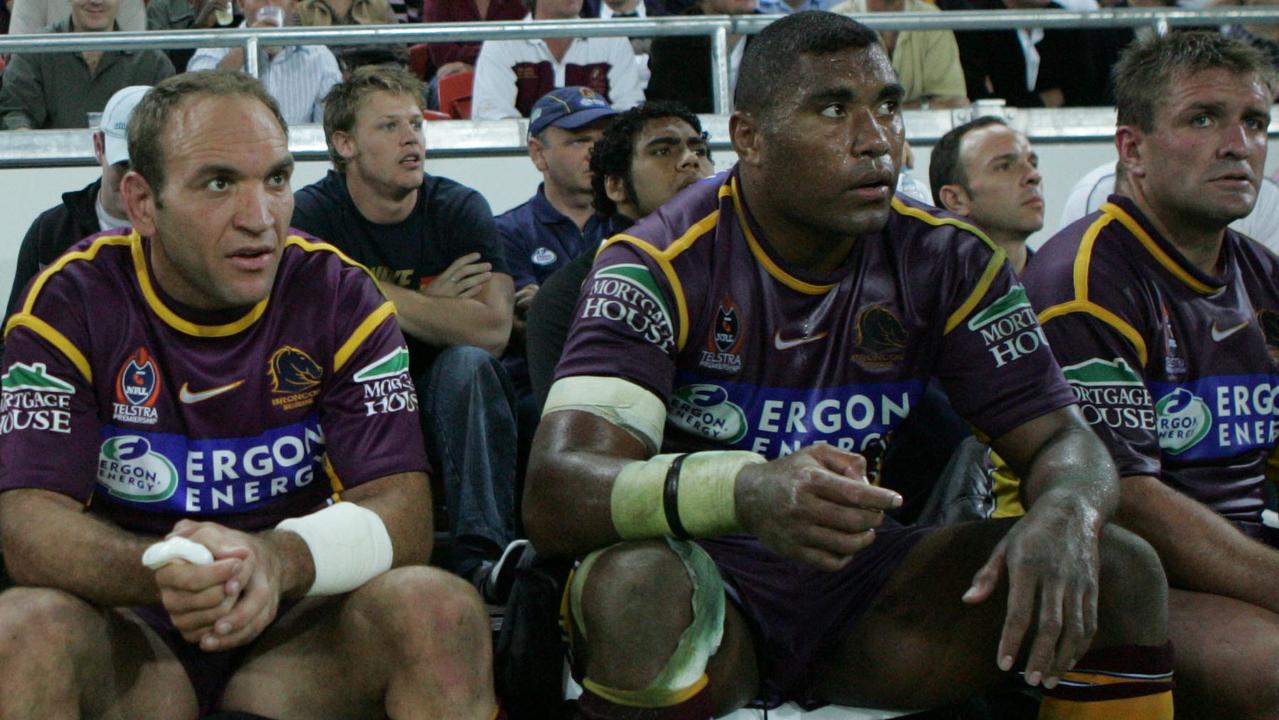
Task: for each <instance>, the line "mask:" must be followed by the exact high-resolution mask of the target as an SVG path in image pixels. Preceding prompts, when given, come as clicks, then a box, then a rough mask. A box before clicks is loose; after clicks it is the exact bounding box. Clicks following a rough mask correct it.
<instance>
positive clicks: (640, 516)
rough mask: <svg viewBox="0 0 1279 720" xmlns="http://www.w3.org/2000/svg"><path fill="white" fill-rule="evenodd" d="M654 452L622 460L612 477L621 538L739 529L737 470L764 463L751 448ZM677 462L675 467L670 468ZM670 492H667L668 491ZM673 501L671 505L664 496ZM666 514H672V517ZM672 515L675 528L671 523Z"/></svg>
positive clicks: (615, 516)
mask: <svg viewBox="0 0 1279 720" xmlns="http://www.w3.org/2000/svg"><path fill="white" fill-rule="evenodd" d="M680 458H681V456H680V455H672V454H666V455H656V456H654V457H652V458H650V459H648V460H643V461H636V462H632V463H628V464H626V465H625V466H624V467H623V468H622V470H621V472H619V473H618V474H617V478H616V479H614V481H613V491H612V495H611V496H610V498H609V500H610V509H611V511H612V515H613V527H614V529H616V530H617V534H618V535H619V536H620V537H622V538H623V539H625V540H639V539H643V538H654V537H662V536H674V537H682V538H685V539H687V538H689V537H714V536H716V535H724V534H726V533H731V532H736V531H737V530H739V529H740V526H739V525H738V522H737V501H736V488H737V474H738V473H739V472H741V470H742V468H744V467H746V466H747V465H754V464H756V463H762V462H764V458H763V457H762V456H760V455H757V454H756V453H752V452H746V451H743V450H713V451H705V452H697V453H692V454H689V455H685V456H683V458H682V460H680ZM677 461H679V462H680V466H679V467H678V468H676V469H675V470H674V474H673V475H672V465H674V464H675V463H676V462H677ZM672 491H673V492H675V496H674V497H673V498H672V497H670V495H669V493H670V492H672ZM670 500H673V501H674V507H671V505H670V503H669V502H668V501H670ZM672 514H673V515H674V517H673V518H672ZM672 519H674V520H675V521H677V524H678V527H672V522H671V521H672Z"/></svg>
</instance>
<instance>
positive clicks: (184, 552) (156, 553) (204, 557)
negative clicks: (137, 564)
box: [142, 536, 213, 570]
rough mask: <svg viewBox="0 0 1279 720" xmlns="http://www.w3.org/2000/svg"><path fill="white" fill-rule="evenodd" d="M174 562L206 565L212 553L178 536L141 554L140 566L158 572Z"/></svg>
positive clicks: (156, 544) (211, 558)
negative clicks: (180, 561)
mask: <svg viewBox="0 0 1279 720" xmlns="http://www.w3.org/2000/svg"><path fill="white" fill-rule="evenodd" d="M176 560H182V561H185V562H189V563H191V564H192V565H208V564H209V563H211V562H213V553H211V552H209V549H208V548H207V547H205V546H203V545H201V544H200V543H198V542H196V541H194V540H191V539H189V538H184V537H180V536H174V537H171V538H169V539H168V540H161V541H160V542H158V543H155V544H154V545H152V546H150V547H148V548H147V549H146V552H144V553H142V564H143V565H146V566H147V567H149V568H151V569H152V570H159V569H160V568H162V567H164V566H165V565H168V564H169V563H171V562H174V561H176Z"/></svg>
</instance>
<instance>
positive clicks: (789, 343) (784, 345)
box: [773, 330, 826, 350]
mask: <svg viewBox="0 0 1279 720" xmlns="http://www.w3.org/2000/svg"><path fill="white" fill-rule="evenodd" d="M824 337H826V333H825V332H819V333H817V334H816V335H805V336H804V337H797V338H795V339H794V340H787V339H786V338H783V337H782V331H781V330H778V331H777V333H776V334H775V335H773V347H775V348H777V349H778V350H790V349H791V348H793V347H799V346H800V345H803V344H804V343H810V342H814V341H817V340H821V339H822V338H824Z"/></svg>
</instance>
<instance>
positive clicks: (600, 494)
mask: <svg viewBox="0 0 1279 720" xmlns="http://www.w3.org/2000/svg"><path fill="white" fill-rule="evenodd" d="M651 454H652V453H651V452H650V451H648V450H647V449H646V448H645V447H644V443H643V442H641V441H640V440H639V438H636V437H635V436H633V435H631V434H630V433H628V432H626V431H625V430H623V429H622V428H620V427H618V426H616V425H614V424H612V423H610V422H607V421H605V420H603V419H601V418H598V417H596V416H594V415H591V414H589V413H585V412H581V411H577V410H562V411H560V412H554V413H551V414H550V415H547V416H546V417H544V418H542V422H541V424H539V425H538V428H537V437H536V438H535V439H534V440H533V450H532V454H531V456H530V457H529V466H528V476H527V478H526V482H525V486H524V527H525V528H526V529H527V530H528V535H529V539H531V540H532V541H533V545H535V546H536V547H537V549H538V552H542V553H546V554H547V555H560V556H568V557H571V556H573V555H580V554H583V553H585V552H589V551H590V550H593V549H595V548H597V547H603V546H604V545H608V544H610V543H614V542H617V541H618V540H619V539H620V538H619V537H618V536H617V531H616V530H615V529H614V528H613V519H612V513H611V510H610V505H609V501H610V497H611V494H612V491H613V480H614V478H616V477H617V473H618V472H619V471H620V470H621V469H622V466H623V465H625V464H626V463H627V462H630V461H632V460H642V459H644V458H646V457H648V456H650V455H651ZM565 508H572V511H571V512H564V510H565Z"/></svg>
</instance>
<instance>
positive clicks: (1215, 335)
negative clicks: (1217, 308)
mask: <svg viewBox="0 0 1279 720" xmlns="http://www.w3.org/2000/svg"><path fill="white" fill-rule="evenodd" d="M1246 327H1248V321H1247V320H1244V321H1243V322H1241V323H1239V324H1238V325H1235V326H1233V327H1228V328H1226V329H1225V330H1218V329H1217V323H1213V324H1212V339H1213V342H1221V341H1222V340H1225V339H1226V338H1228V337H1230V336H1231V335H1234V334H1235V333H1237V332H1239V331H1240V330H1243V329H1244V328H1246Z"/></svg>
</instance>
